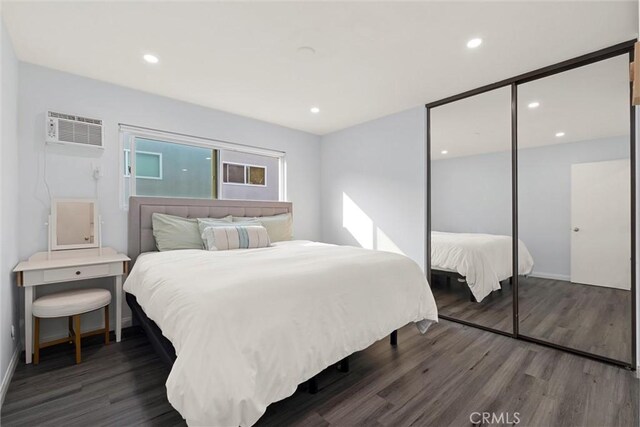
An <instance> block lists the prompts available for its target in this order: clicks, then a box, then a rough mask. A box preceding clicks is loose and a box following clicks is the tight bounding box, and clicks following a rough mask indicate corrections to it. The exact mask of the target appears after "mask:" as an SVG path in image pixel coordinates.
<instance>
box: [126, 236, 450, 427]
mask: <svg viewBox="0 0 640 427" xmlns="http://www.w3.org/2000/svg"><path fill="white" fill-rule="evenodd" d="M124 288H125V290H126V291H127V292H130V293H132V294H133V295H135V296H136V298H137V300H138V303H139V304H140V305H141V306H142V308H143V309H144V311H145V313H146V314H147V315H148V317H149V318H151V319H152V320H154V321H155V322H156V323H157V324H158V326H159V327H160V328H161V329H162V332H163V334H164V335H165V336H166V337H167V338H168V339H169V340H170V341H171V342H172V343H173V345H174V347H175V349H176V353H177V359H176V361H175V363H174V365H173V367H172V369H171V373H170V374H169V378H168V379H167V384H166V386H167V395H168V398H169V401H170V402H171V404H172V405H173V406H174V407H175V408H176V409H177V410H178V411H179V412H180V413H181V414H182V416H183V417H184V418H185V419H186V420H187V422H188V423H189V424H191V425H213V426H238V425H241V426H248V425H252V424H254V423H255V422H256V421H257V420H258V419H259V418H260V416H261V415H262V414H263V413H264V412H265V410H266V407H267V405H269V404H270V403H272V402H275V401H278V400H281V399H283V398H285V397H287V396H289V395H291V394H293V392H294V391H295V390H296V387H297V385H298V384H300V383H302V382H304V381H306V380H308V379H309V378H311V377H312V376H314V375H315V374H317V373H318V372H320V371H321V370H323V369H324V368H326V367H328V366H330V365H332V364H334V363H336V362H337V361H339V360H341V359H342V358H344V357H345V356H348V355H349V354H351V353H353V352H355V351H358V350H362V349H364V348H366V347H368V346H369V345H371V344H372V343H373V342H375V341H377V340H379V339H381V338H383V337H385V336H387V335H388V334H389V333H390V332H391V331H393V330H394V329H398V328H400V327H401V326H404V325H406V324H407V323H409V322H417V324H418V327H419V328H420V329H421V331H422V332H425V331H426V329H427V327H428V326H429V325H430V324H431V323H432V322H435V321H437V309H436V305H435V301H434V299H433V295H432V294H431V290H430V289H429V286H428V284H427V281H426V279H425V276H424V274H423V272H422V270H421V269H420V267H418V265H417V264H416V263H415V262H413V261H412V260H410V259H409V258H407V257H404V256H402V255H397V254H392V253H387V252H375V251H369V250H366V249H360V248H353V247H344V246H333V245H326V244H321V243H314V242H308V241H292V242H281V243H277V244H275V245H274V246H272V247H269V248H262V249H246V250H234V251H218V252H208V251H202V250H181V251H170V252H158V253H149V254H145V255H142V256H140V257H139V258H138V260H137V261H136V264H135V267H134V268H133V270H132V271H131V274H130V275H129V277H128V279H127V281H126V283H125V285H124Z"/></svg>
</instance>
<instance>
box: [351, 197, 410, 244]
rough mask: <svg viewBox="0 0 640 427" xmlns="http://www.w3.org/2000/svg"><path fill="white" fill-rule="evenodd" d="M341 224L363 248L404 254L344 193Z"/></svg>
mask: <svg viewBox="0 0 640 427" xmlns="http://www.w3.org/2000/svg"><path fill="white" fill-rule="evenodd" d="M342 226H343V227H344V228H345V229H347V231H348V232H349V233H351V235H352V236H353V238H354V239H356V241H357V242H358V244H360V246H361V247H363V248H365V249H376V250H379V251H386V252H394V253H397V254H402V255H404V252H402V250H401V249H400V248H399V247H398V245H396V244H395V243H394V242H393V240H391V239H390V238H389V236H387V234H386V233H385V232H384V231H382V230H381V229H380V228H379V227H376V226H375V225H374V223H373V220H372V219H371V218H370V217H369V215H367V214H366V213H365V212H364V211H363V210H362V209H361V208H360V206H358V205H357V204H356V203H355V202H354V201H353V200H352V199H351V197H349V196H348V195H347V194H346V193H342Z"/></svg>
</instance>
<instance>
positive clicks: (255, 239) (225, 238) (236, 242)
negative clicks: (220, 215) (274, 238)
mask: <svg viewBox="0 0 640 427" xmlns="http://www.w3.org/2000/svg"><path fill="white" fill-rule="evenodd" d="M202 240H203V241H204V244H205V246H206V248H207V250H210V251H226V250H230V249H254V248H266V247H268V246H271V242H270V241H269V234H268V233H267V230H266V228H264V227H263V226H261V225H226V226H219V225H216V226H214V227H207V228H205V229H204V232H203V233H202Z"/></svg>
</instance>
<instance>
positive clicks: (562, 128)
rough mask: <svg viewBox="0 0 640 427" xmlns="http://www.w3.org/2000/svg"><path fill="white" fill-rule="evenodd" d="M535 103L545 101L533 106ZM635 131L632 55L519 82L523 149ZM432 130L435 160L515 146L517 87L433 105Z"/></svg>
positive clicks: (520, 139)
mask: <svg viewBox="0 0 640 427" xmlns="http://www.w3.org/2000/svg"><path fill="white" fill-rule="evenodd" d="M533 102H537V103H538V104H539V106H538V107H536V108H529V104H530V103H533ZM558 132H562V133H564V135H562V136H560V137H557V136H556V133H558ZM629 133H630V110H629V56H628V55H621V56H617V57H615V58H611V59H607V60H605V61H601V62H597V63H594V64H591V65H587V66H584V67H580V68H576V69H573V70H570V71H566V72H563V73H560V74H555V75H552V76H549V77H545V78H542V79H539V80H534V81H532V82H529V83H525V84H522V85H519V86H518V147H519V148H532V147H539V146H543V145H552V144H563V143H568V142H575V141H586V140H594V139H603V138H613V137H620V136H627V137H628V136H629ZM431 135H432V139H431V147H432V151H431V153H432V157H433V158H434V159H445V158H453V157H461V156H471V155H477V154H483V153H491V152H500V151H508V150H510V149H511V88H510V87H508V86H507V87H503V88H500V89H496V90H493V91H490V92H486V93H483V94H480V95H476V96H473V97H470V98H465V99H463V100H460V101H456V102H453V103H450V104H445V105H443V106H440V107H436V108H433V109H432V110H431ZM443 151H446V153H443Z"/></svg>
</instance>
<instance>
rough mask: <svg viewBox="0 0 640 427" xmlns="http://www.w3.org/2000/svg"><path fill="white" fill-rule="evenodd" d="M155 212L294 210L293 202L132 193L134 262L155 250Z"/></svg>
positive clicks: (212, 214)
mask: <svg viewBox="0 0 640 427" xmlns="http://www.w3.org/2000/svg"><path fill="white" fill-rule="evenodd" d="M155 212H158V213H165V214H169V215H175V216H181V217H184V218H221V217H223V216H227V215H234V216H270V215H277V214H282V213H288V212H291V213H293V205H292V204H291V202H272V201H253V200H207V199H182V198H170V197H131V198H130V199H129V250H128V255H129V257H130V258H131V261H132V262H135V260H136V258H137V257H138V255H140V254H141V253H143V252H152V251H156V250H157V248H156V242H155V239H154V238H153V228H152V226H151V215H152V214H154V213H155Z"/></svg>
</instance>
